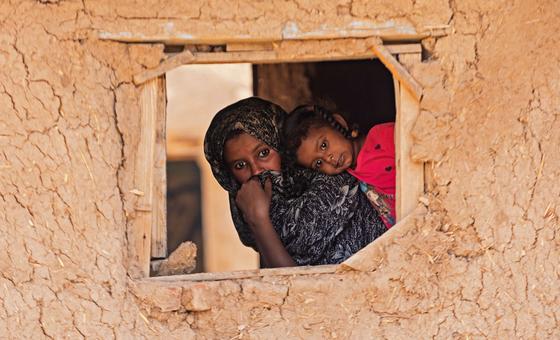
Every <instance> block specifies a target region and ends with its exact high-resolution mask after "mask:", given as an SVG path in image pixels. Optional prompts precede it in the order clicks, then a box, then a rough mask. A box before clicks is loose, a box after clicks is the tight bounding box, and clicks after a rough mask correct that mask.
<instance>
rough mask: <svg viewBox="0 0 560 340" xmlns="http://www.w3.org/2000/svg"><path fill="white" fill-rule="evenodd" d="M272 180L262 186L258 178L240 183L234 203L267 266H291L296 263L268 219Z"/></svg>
mask: <svg viewBox="0 0 560 340" xmlns="http://www.w3.org/2000/svg"><path fill="white" fill-rule="evenodd" d="M271 197H272V181H271V180H270V179H267V180H266V181H265V183H264V188H263V187H262V185H261V182H260V181H259V179H258V178H252V179H249V180H248V181H247V182H245V183H243V184H242V185H241V188H240V189H239V190H238V191H237V195H236V196H235V204H237V207H238V208H239V210H241V213H242V214H243V218H244V219H245V222H247V224H248V225H249V227H251V230H252V231H253V235H254V236H255V241H256V242H257V248H258V249H259V253H260V255H261V256H262V258H263V260H264V263H265V264H266V265H267V266H268V267H291V266H295V265H296V263H295V262H294V260H293V259H292V257H291V256H290V254H288V252H287V251H286V248H284V245H283V244H282V241H281V240H280V237H278V234H277V233H276V230H274V227H273V226H272V221H271V220H270V199H271Z"/></svg>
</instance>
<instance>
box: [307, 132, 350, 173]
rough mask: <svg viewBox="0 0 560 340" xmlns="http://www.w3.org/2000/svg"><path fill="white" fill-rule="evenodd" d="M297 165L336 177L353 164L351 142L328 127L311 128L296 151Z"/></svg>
mask: <svg viewBox="0 0 560 340" xmlns="http://www.w3.org/2000/svg"><path fill="white" fill-rule="evenodd" d="M297 160H298V163H299V164H300V165H302V166H304V167H306V168H310V169H314V170H317V171H320V172H322V173H324V174H327V175H337V174H339V173H341V172H343V171H345V170H346V169H348V168H349V167H350V166H351V165H352V163H353V162H354V148H353V144H352V141H350V140H349V139H347V138H345V137H344V136H343V135H342V134H341V133H339V132H338V131H336V130H334V129H333V128H332V127H330V126H322V127H311V128H310V129H309V131H308V132H307V137H305V138H304V139H303V140H302V141H301V145H300V147H299V148H298V150H297Z"/></svg>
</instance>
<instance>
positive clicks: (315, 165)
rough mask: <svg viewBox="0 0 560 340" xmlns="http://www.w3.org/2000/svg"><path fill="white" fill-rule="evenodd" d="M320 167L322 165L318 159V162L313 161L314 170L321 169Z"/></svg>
mask: <svg viewBox="0 0 560 340" xmlns="http://www.w3.org/2000/svg"><path fill="white" fill-rule="evenodd" d="M321 165H323V161H322V160H320V159H318V160H316V161H315V164H314V168H315V169H319V168H320V167H321Z"/></svg>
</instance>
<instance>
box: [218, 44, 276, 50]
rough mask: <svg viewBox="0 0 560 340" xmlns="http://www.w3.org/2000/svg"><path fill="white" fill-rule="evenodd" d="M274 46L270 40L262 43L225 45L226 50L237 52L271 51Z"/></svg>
mask: <svg viewBox="0 0 560 340" xmlns="http://www.w3.org/2000/svg"><path fill="white" fill-rule="evenodd" d="M273 49H274V46H273V45H272V43H271V42H264V43H229V44H227V45H226V51H228V52H239V51H271V50H273Z"/></svg>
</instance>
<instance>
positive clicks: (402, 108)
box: [395, 54, 424, 220]
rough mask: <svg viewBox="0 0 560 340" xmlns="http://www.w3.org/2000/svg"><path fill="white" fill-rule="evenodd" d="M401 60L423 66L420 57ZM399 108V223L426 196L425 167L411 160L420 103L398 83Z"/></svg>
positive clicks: (397, 132) (397, 148)
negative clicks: (413, 129)
mask: <svg viewBox="0 0 560 340" xmlns="http://www.w3.org/2000/svg"><path fill="white" fill-rule="evenodd" d="M399 60H400V61H402V62H403V63H406V64H407V65H411V64H412V63H415V62H416V63H420V62H421V55H420V54H407V55H400V56H399ZM398 92H399V104H398V106H397V108H398V110H397V119H396V126H395V136H396V138H397V140H396V145H395V154H396V155H395V156H396V161H397V183H396V184H397V188H396V194H397V197H396V199H397V201H396V209H397V219H398V220H401V219H402V218H404V217H405V216H406V215H408V214H409V213H410V212H412V210H414V208H415V207H416V206H417V204H418V198H419V197H420V196H421V195H422V194H423V192H424V165H423V163H422V162H415V161H413V160H412V158H411V156H410V151H411V147H412V144H413V142H412V136H411V134H410V132H411V130H412V126H413V124H414V122H415V121H416V118H417V117H418V114H419V112H420V102H419V100H418V99H417V98H416V96H415V95H414V94H413V93H411V91H410V88H409V87H408V86H406V85H405V84H404V83H403V82H402V81H400V80H399V90H398Z"/></svg>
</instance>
